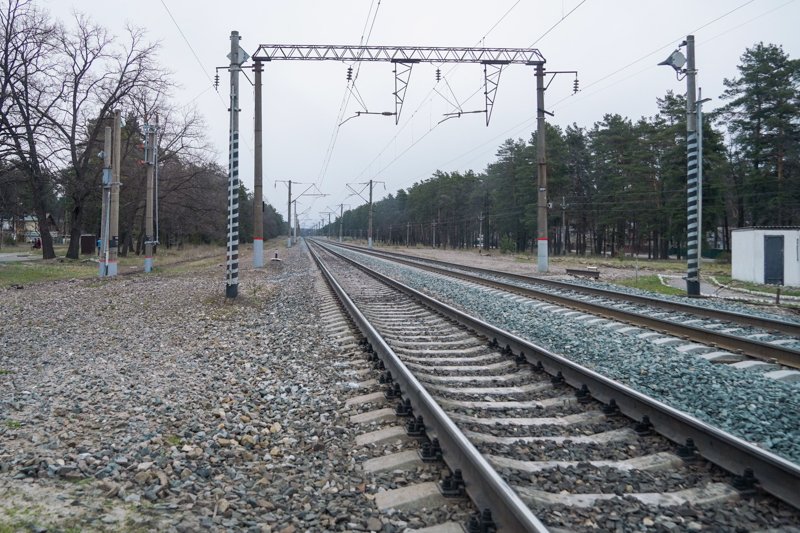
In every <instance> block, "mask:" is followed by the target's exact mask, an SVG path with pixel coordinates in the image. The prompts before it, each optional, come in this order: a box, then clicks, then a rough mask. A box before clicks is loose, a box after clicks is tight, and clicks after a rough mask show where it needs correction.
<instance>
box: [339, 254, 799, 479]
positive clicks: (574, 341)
mask: <svg viewBox="0 0 800 533" xmlns="http://www.w3.org/2000/svg"><path fill="white" fill-rule="evenodd" d="M343 253H344V254H345V255H348V256H351V257H356V256H357V257H358V259H359V261H362V262H364V263H366V264H368V265H370V266H373V267H375V268H376V269H377V270H379V271H380V272H383V273H386V274H388V275H390V276H392V277H394V278H396V279H398V280H399V281H401V282H403V283H406V284H408V285H409V286H411V287H414V288H416V289H417V290H421V291H423V292H426V293H429V294H431V295H433V296H435V297H437V298H439V299H441V300H443V301H445V302H448V303H450V304H451V305H454V306H456V307H459V308H461V309H463V310H468V312H469V313H470V314H473V315H475V316H478V317H479V318H481V319H483V320H486V321H487V322H489V323H492V324H494V325H496V326H499V327H502V328H504V329H506V330H509V331H511V332H513V333H515V334H517V335H519V336H521V337H523V338H527V339H529V340H531V341H532V342H535V343H537V344H539V345H542V346H544V347H546V348H548V349H550V350H552V351H554V352H556V353H560V354H562V355H565V356H567V357H569V358H570V359H571V360H573V361H575V362H577V363H579V364H582V365H584V366H587V367H589V368H592V369H593V370H596V371H597V372H600V373H601V374H604V375H606V376H608V377H610V378H612V379H615V380H617V381H620V382H622V383H624V384H626V385H628V386H631V387H633V388H634V389H637V390H639V391H641V392H642V393H644V394H647V395H648V396H652V397H654V398H657V399H659V400H660V401H662V402H664V403H666V404H668V405H671V406H673V407H675V408H677V409H680V410H682V411H684V412H686V413H689V414H691V415H693V416H695V417H697V418H699V419H700V420H703V421H706V422H708V423H710V424H713V425H716V426H718V427H720V428H722V429H723V430H725V431H728V432H730V433H733V434H735V435H738V436H739V437H741V438H743V439H745V440H748V441H750V442H753V443H756V444H757V445H759V446H761V447H763V448H765V449H768V450H770V451H772V452H774V453H776V454H778V455H781V456H783V457H785V458H787V459H789V460H791V461H793V462H796V463H800V394H798V387H797V385H792V384H786V383H781V382H776V381H774V380H770V379H768V378H764V377H763V376H761V375H759V374H758V373H752V372H741V371H739V370H736V369H732V368H730V367H727V366H724V365H713V364H711V363H708V362H706V361H704V360H702V359H699V358H697V357H696V356H693V355H689V354H682V353H680V352H678V351H676V350H675V349H673V348H670V347H668V346H657V345H654V344H652V343H650V342H647V341H646V340H643V339H639V338H637V337H636V336H634V335H628V334H619V333H612V332H609V330H608V329H602V324H597V325H590V324H585V323H583V322H580V321H575V320H569V319H566V318H564V317H561V316H559V315H557V314H553V313H550V312H547V311H543V310H541V309H538V308H537V307H535V306H534V305H532V304H531V303H529V302H527V301H516V300H514V299H511V298H507V297H505V295H504V294H503V293H499V292H498V291H489V290H486V289H485V288H484V287H480V286H477V285H474V284H465V283H462V282H458V281H454V280H450V279H446V278H444V277H443V276H439V275H435V274H430V273H427V272H422V271H419V270H417V269H411V268H409V267H405V266H400V265H395V264H390V263H388V262H386V261H384V260H379V259H375V258H372V257H367V256H364V255H363V254H356V253H354V252H350V251H345V252H343Z"/></svg>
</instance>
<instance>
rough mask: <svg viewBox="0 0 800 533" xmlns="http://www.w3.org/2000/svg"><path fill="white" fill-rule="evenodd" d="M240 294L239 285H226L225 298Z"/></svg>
mask: <svg viewBox="0 0 800 533" xmlns="http://www.w3.org/2000/svg"><path fill="white" fill-rule="evenodd" d="M238 295H239V285H238V284H236V285H233V284H230V285H225V298H236V297H237V296H238Z"/></svg>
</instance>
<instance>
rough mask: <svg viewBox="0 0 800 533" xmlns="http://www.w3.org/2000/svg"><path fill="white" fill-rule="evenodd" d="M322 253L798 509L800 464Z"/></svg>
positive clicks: (371, 271) (392, 282) (380, 275)
mask: <svg viewBox="0 0 800 533" xmlns="http://www.w3.org/2000/svg"><path fill="white" fill-rule="evenodd" d="M326 249H327V250H328V251H329V252H330V253H332V254H334V255H336V256H338V257H341V258H342V259H344V260H346V261H347V262H349V263H351V264H353V265H354V266H356V267H357V268H359V269H361V270H363V271H364V272H367V273H368V274H369V275H371V276H373V277H375V278H376V279H378V280H380V281H382V282H384V283H386V284H387V285H390V286H392V287H394V288H396V289H397V290H399V291H401V292H404V293H405V294H407V295H409V296H411V297H412V298H414V299H416V300H418V301H420V302H422V303H423V304H424V305H426V306H427V307H430V308H431V309H433V310H435V311H438V312H440V313H442V314H443V315H445V316H447V317H448V318H451V319H452V320H455V321H457V322H459V323H461V324H462V325H464V326H466V327H468V328H470V329H472V330H473V331H475V332H477V333H479V334H481V335H484V336H486V337H487V338H490V339H494V340H496V341H497V342H498V343H499V344H500V345H504V346H505V347H507V348H508V350H510V352H511V353H517V354H521V355H523V356H524V357H525V359H526V360H527V361H528V362H529V363H531V364H532V365H538V364H539V363H541V365H542V366H543V367H544V369H545V370H546V371H547V372H548V373H550V374H552V375H558V374H559V373H560V374H561V376H563V378H564V380H565V381H566V382H567V383H569V384H570V385H571V386H573V387H576V388H581V387H582V386H583V385H586V386H587V388H588V390H589V392H590V394H591V396H592V397H593V398H595V399H597V400H599V401H600V402H603V403H606V404H610V403H611V402H612V401H613V402H614V403H615V404H616V406H617V407H618V408H619V410H620V412H622V413H623V414H625V415H626V416H628V417H630V418H633V419H635V420H641V419H643V417H645V416H647V417H648V419H649V422H650V423H651V424H652V426H653V429H654V430H655V431H656V432H658V433H660V434H661V435H663V436H664V437H666V438H668V439H669V440H671V441H673V442H676V443H679V444H682V443H684V442H686V439H689V438H691V439H693V440H694V443H695V445H696V447H697V449H698V452H699V454H700V455H701V456H702V457H704V458H706V459H707V460H708V461H710V462H712V463H714V464H716V465H718V466H720V467H722V468H723V469H725V470H727V471H728V472H731V473H733V474H737V475H743V476H746V475H747V473H746V471H747V470H748V469H749V470H751V471H752V473H753V475H754V476H755V479H756V480H757V482H758V484H759V485H760V486H761V488H762V489H763V490H765V491H766V492H768V493H770V494H772V495H773V496H775V497H776V498H778V499H780V500H782V501H784V502H786V503H788V504H790V505H792V506H794V507H796V508H798V509H800V491H798V490H797V487H800V465H797V464H795V463H793V462H791V461H788V460H787V459H784V458H783V457H780V456H778V455H775V454H773V453H771V452H769V451H767V450H764V449H762V448H759V447H758V446H756V445H754V444H751V443H749V442H747V441H745V440H744V439H741V438H739V437H736V436H734V435H731V434H729V433H725V432H724V431H722V430H720V429H719V428H716V427H714V426H711V425H709V424H707V423H705V422H703V421H702V420H699V419H697V418H695V417H693V416H691V415H688V414H686V413H684V412H682V411H679V410H677V409H675V408H673V407H670V406H669V405H666V404H664V403H662V402H660V401H658V400H656V399H654V398H650V397H649V396H646V395H644V394H642V393H640V392H639V391H637V390H635V389H632V388H630V387H628V386H626V385H623V384H621V383H619V382H617V381H614V380H612V379H609V378H607V377H605V376H603V375H601V374H599V373H597V372H595V371H593V370H590V369H588V368H586V367H584V366H581V365H579V364H577V363H574V362H573V361H570V360H569V359H567V358H565V357H563V356H561V355H558V354H556V353H554V352H551V351H550V350H547V349H546V348H544V347H541V346H538V345H536V344H534V343H532V342H530V341H528V340H525V339H522V338H520V337H517V336H516V335H514V334H512V333H509V332H507V331H505V330H502V329H500V328H498V327H496V326H493V325H491V324H489V323H487V322H484V321H482V320H480V319H477V318H475V317H472V316H470V315H468V314H466V313H463V312H462V311H459V310H458V309H455V308H453V307H451V306H449V305H447V304H445V303H442V302H439V301H438V300H435V299H433V298H431V297H429V296H427V295H425V294H423V293H421V292H419V291H417V290H416V289H413V288H411V287H409V286H407V285H404V284H402V283H400V282H398V281H395V280H393V279H391V278H389V277H387V276H384V275H383V274H380V273H379V272H376V271H374V270H372V269H370V268H368V267H366V266H364V265H362V264H360V263H358V262H356V261H354V260H352V259H350V258H348V257H345V256H343V255H342V254H340V253H338V252H336V251H333V250H330V249H329V248H327V247H326Z"/></svg>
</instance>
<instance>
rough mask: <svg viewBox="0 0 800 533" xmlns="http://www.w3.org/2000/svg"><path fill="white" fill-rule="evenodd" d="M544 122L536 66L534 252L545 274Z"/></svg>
mask: <svg viewBox="0 0 800 533" xmlns="http://www.w3.org/2000/svg"><path fill="white" fill-rule="evenodd" d="M545 148H546V147H545V121H544V65H542V64H541V63H540V64H538V65H536V159H537V169H538V172H537V177H538V188H539V194H538V198H537V211H536V213H537V216H536V237H537V238H536V250H537V254H536V255H537V259H538V265H537V266H538V268H537V270H538V271H539V272H547V271H548V269H549V265H548V249H547V246H548V239H547V151H546V149H545Z"/></svg>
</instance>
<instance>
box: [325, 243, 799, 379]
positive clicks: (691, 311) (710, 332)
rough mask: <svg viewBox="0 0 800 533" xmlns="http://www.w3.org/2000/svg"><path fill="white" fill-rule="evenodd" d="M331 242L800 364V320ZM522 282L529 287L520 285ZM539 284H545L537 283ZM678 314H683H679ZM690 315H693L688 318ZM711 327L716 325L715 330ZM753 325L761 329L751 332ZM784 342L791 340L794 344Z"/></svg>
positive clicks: (769, 359) (792, 365)
mask: <svg viewBox="0 0 800 533" xmlns="http://www.w3.org/2000/svg"><path fill="white" fill-rule="evenodd" d="M327 244H333V245H335V246H342V247H344V248H347V249H350V250H354V251H357V252H359V253H365V254H368V255H372V256H375V257H380V258H383V259H387V260H391V261H395V262H398V263H401V264H405V265H408V266H412V267H415V268H420V269H423V270H427V271H429V272H435V273H437V274H442V275H445V276H451V277H455V278H458V279H462V280H465V281H470V282H473V283H478V284H481V285H485V286H489V287H493V288H496V289H500V290H503V291H508V292H512V293H516V294H520V295H523V296H526V297H528V298H535V299H538V300H543V301H548V302H551V303H554V304H557V305H561V306H564V307H569V308H572V309H576V310H580V311H582V312H586V313H590V314H593V315H597V316H600V317H606V318H610V319H613V320H617V321H621V322H624V323H628V324H632V325H636V326H642V327H645V328H648V329H651V330H655V331H660V332H665V333H668V334H670V335H674V336H676V337H681V338H686V339H691V340H694V341H697V342H699V343H702V344H705V345H708V346H712V347H718V348H723V349H725V350H730V351H732V352H734V353H735V354H744V355H746V356H748V357H752V358H756V359H760V360H763V361H767V362H777V363H779V364H781V365H784V366H786V367H789V368H794V369H800V350H798V349H796V348H794V347H793V346H792V345H800V324H798V323H794V322H790V321H783V320H775V319H769V318H764V317H757V316H750V315H745V314H742V313H735V312H730V311H722V310H717V309H710V308H707V307H703V306H699V305H693V304H687V303H681V302H675V301H670V300H663V299H659V298H655V297H647V296H638V295H631V294H627V293H622V292H617V291H612V290H603V289H599V288H594V287H586V286H582V285H577V284H572V283H567V282H563V281H557V280H552V279H545V278H535V277H531V276H524V275H520V274H511V273H508V272H502V271H495V270H488V269H484V268H478V267H470V266H465V265H460V264H454V263H446V262H444V261H437V260H432V259H422V258H418V257H413V256H408V255H404V254H398V253H394V252H384V251H380V252H379V251H375V250H368V249H365V248H361V247H356V246H349V245H342V244H339V243H327ZM521 283H522V284H524V286H521V285H520V284H521ZM537 286H538V287H543V288H537ZM588 297H591V298H588ZM620 303H622V304H635V305H636V308H631V307H623V305H620ZM653 308H657V309H661V310H663V311H667V312H668V313H662V314H661V315H658V313H654V312H653ZM675 313H677V314H678V315H677V316H675V315H674V314H675ZM686 315H689V316H688V319H687V316H686ZM698 317H700V318H702V319H709V320H713V321H723V322H725V323H726V324H727V325H726V326H725V327H720V324H719V323H718V322H715V323H713V324H708V322H707V321H706V322H705V323H703V322H704V321H703V320H698ZM689 322H691V323H689ZM731 326H744V327H746V328H751V330H748V331H745V332H743V333H742V334H740V335H737V334H734V333H735V331H734V330H736V329H737V328H736V327H731ZM711 327H714V328H715V329H711ZM753 328H756V329H759V330H761V331H752V329H753ZM775 334H778V337H779V338H777V339H775V340H773V341H772V342H765V341H761V340H759V339H760V337H762V336H764V335H772V336H774V335H775ZM787 336H788V337H787ZM785 344H789V346H786V345H785Z"/></svg>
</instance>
